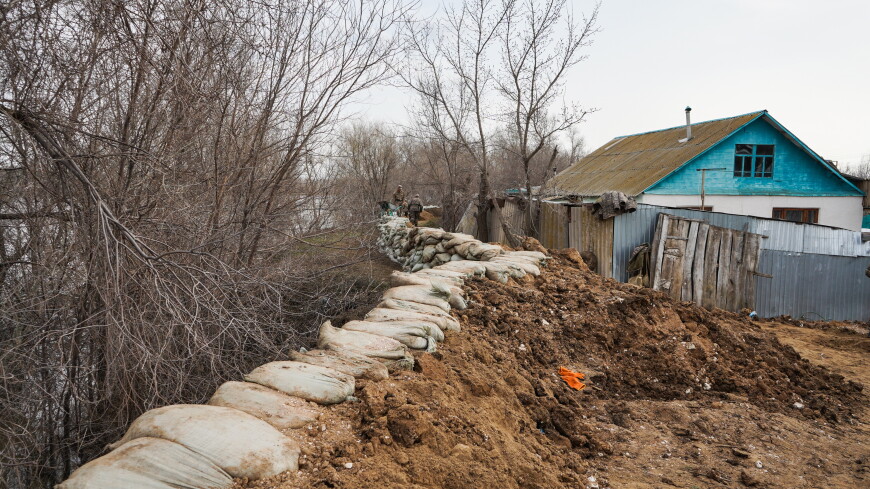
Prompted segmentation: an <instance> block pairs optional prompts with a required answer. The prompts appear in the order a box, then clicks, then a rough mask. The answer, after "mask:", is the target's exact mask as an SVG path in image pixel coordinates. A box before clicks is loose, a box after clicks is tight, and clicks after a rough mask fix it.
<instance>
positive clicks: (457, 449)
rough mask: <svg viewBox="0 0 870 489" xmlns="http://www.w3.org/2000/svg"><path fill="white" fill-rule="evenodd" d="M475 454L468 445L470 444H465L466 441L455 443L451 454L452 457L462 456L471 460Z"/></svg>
mask: <svg viewBox="0 0 870 489" xmlns="http://www.w3.org/2000/svg"><path fill="white" fill-rule="evenodd" d="M473 455H474V454H473V452H472V450H471V447H470V446H468V445H465V444H464V443H457V444H456V445H454V446H453V448H452V449H451V450H450V456H451V457H456V458H462V459H466V460H471V459H472V457H473Z"/></svg>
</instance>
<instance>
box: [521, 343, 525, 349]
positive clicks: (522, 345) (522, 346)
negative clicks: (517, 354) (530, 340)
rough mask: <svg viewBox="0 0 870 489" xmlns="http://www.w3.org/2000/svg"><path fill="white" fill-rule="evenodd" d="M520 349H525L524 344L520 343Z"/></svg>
mask: <svg viewBox="0 0 870 489" xmlns="http://www.w3.org/2000/svg"><path fill="white" fill-rule="evenodd" d="M520 351H526V344H525V343H520Z"/></svg>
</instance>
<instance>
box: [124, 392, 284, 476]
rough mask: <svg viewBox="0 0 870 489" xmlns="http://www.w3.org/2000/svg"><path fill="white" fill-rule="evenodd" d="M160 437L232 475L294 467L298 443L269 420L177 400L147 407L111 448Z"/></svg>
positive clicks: (267, 473) (265, 473) (266, 473)
mask: <svg viewBox="0 0 870 489" xmlns="http://www.w3.org/2000/svg"><path fill="white" fill-rule="evenodd" d="M143 437H153V438H163V439H164V440H169V441H173V442H175V443H178V444H180V445H184V446H185V447H187V448H188V449H189V450H191V451H193V452H196V453H197V454H199V455H201V456H203V457H205V458H207V459H209V460H211V461H212V462H214V463H215V465H217V466H218V467H220V468H221V469H223V470H224V471H225V472H226V473H228V474H229V475H231V476H232V477H247V478H249V479H262V478H264V477H271V476H273V475H276V474H280V473H281V472H284V471H287V470H297V468H298V465H297V462H298V459H299V446H298V445H297V444H296V442H295V441H293V440H292V439H290V438H288V437H286V436H284V435H282V434H281V432H279V431H278V430H277V429H275V428H274V427H273V426H272V425H270V424H269V423H266V422H265V421H263V420H260V419H257V418H255V417H254V416H251V415H250V414H248V413H243V412H242V411H239V410H237V409H231V408H227V407H222V406H204V405H198V404H176V405H173V406H166V407H162V408H157V409H152V410H150V411H147V412H145V413H144V414H142V415H141V416H139V417H138V418H136V420H135V421H133V423H132V424H130V428H128V429H127V433H125V434H124V437H123V438H121V439H120V440H119V441H118V442H117V443H114V444H112V445H110V447H111V448H116V447H120V446H121V445H123V444H125V443H127V442H129V441H132V440H135V439H137V438H143Z"/></svg>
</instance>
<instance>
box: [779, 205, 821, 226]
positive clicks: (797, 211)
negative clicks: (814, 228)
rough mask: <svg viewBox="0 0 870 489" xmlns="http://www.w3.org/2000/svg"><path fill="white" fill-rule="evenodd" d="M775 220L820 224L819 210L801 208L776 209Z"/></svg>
mask: <svg viewBox="0 0 870 489" xmlns="http://www.w3.org/2000/svg"><path fill="white" fill-rule="evenodd" d="M773 218H774V219H782V220H785V221H792V222H806V223H810V224H818V222H819V209H811V208H801V207H774V208H773Z"/></svg>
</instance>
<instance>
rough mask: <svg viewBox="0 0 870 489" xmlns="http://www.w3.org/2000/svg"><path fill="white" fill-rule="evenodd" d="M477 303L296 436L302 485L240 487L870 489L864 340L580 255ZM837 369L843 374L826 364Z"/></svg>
mask: <svg viewBox="0 0 870 489" xmlns="http://www.w3.org/2000/svg"><path fill="white" fill-rule="evenodd" d="M468 289H469V295H470V299H471V306H470V307H469V309H468V310H466V311H463V312H461V313H459V314H458V316H459V318H460V321H461V323H462V325H463V328H464V329H463V331H462V332H461V333H455V334H452V335H449V336H448V338H447V341H446V342H445V343H443V344H442V345H441V348H440V350H439V352H438V353H435V354H425V353H424V354H419V355H418V358H417V359H418V367H417V369H416V371H414V372H406V373H402V374H398V375H394V376H393V377H392V378H390V379H389V380H387V381H383V382H379V383H371V382H365V381H362V382H360V384H359V385H360V389H359V390H358V391H357V395H358V397H359V402H357V403H346V404H343V405H339V406H336V407H334V408H332V409H331V410H330V414H329V415H328V416H327V417H326V418H325V419H323V420H322V422H321V423H318V424H317V425H314V426H310V427H308V429H304V430H300V431H296V432H295V433H291V434H292V436H295V437H297V438H298V439H299V440H300V441H301V442H302V445H303V447H304V450H303V453H304V454H305V456H304V457H303V458H302V466H301V469H300V471H299V472H298V473H295V474H285V475H283V476H281V477H278V478H275V479H272V480H268V481H260V482H256V483H250V484H247V485H246V484H245V483H244V481H240V482H239V486H240V487H251V488H253V487H257V488H282V489H283V488H291V487H292V488H295V487H340V488H372V489H374V488H391V487H396V488H399V487H402V488H424V487H426V488H436V487H437V488H448V489H449V488H456V489H459V488H468V487H481V488H484V487H494V488H495V487H498V488H515V487H519V488H553V487H565V488H568V487H570V488H577V487H587V488H595V487H600V488H604V487H612V488H625V487H628V488H665V487H685V488H692V487H698V488H706V487H782V488H804V487H806V488H814V487H828V488H854V487H862V486H866V485H867V484H870V453H868V446H870V429H868V424H867V422H868V413H867V411H866V410H865V409H864V406H865V405H866V402H867V398H866V397H865V394H864V393H863V392H862V385H861V384H860V383H858V382H853V381H852V380H858V381H866V379H868V378H870V376H868V373H867V372H868V367H867V362H866V360H867V343H864V342H867V341H870V340H867V339H866V338H864V337H863V336H859V335H858V334H854V333H852V334H851V336H850V333H849V332H844V331H842V330H836V331H830V332H827V331H825V330H822V329H813V330H812V331H813V333H814V334H819V335H826V334H830V335H837V336H836V337H834V336H832V337H831V338H828V341H829V343H830V344H828V343H825V342H824V341H822V340H820V339H819V340H818V342H817V340H815V339H813V340H808V339H807V338H803V337H801V338H797V337H794V338H793V337H792V336H790V335H789V332H790V331H791V330H792V329H795V330H798V329H800V328H796V327H795V326H794V325H790V324H787V323H783V322H776V321H762V322H758V323H754V322H750V321H749V320H748V319H747V318H745V317H741V316H738V315H735V314H730V313H725V312H722V311H712V312H711V311H706V310H703V309H698V308H695V307H693V306H690V305H688V304H684V303H679V302H674V301H672V300H670V299H668V298H666V297H664V296H663V295H662V294H659V293H656V292H653V291H651V290H648V289H638V288H635V287H633V286H630V285H626V284H619V283H616V282H613V281H611V280H604V279H602V278H600V277H599V276H597V275H595V274H592V273H590V272H589V271H588V269H586V267H585V266H584V265H583V264H582V261H580V260H579V257H578V256H577V255H576V253H575V252H566V253H557V254H556V258H555V259H554V261H553V263H552V264H551V266H550V267H548V268H547V270H546V272H545V273H544V274H543V276H542V277H540V278H538V279H536V280H532V279H529V280H528V281H527V282H524V283H518V284H515V283H512V284H509V285H499V284H497V283H493V282H489V281H483V280H481V281H477V280H474V281H469V282H468ZM801 331H804V330H801ZM778 335H779V336H781V337H783V339H784V340H785V341H786V342H787V343H788V345H793V346H794V347H795V348H797V349H798V351H801V352H802V354H803V357H802V356H801V355H800V354H798V352H797V351H796V350H795V349H793V347H792V346H788V345H786V344H783V342H780V341H779V340H778V339H777V336H778ZM844 335H845V336H844ZM850 338H851V339H853V340H854V344H852V343H850V344H849V345H850V346H849V348H848V352H847V353H848V354H847V356H846V357H844V358H845V359H843V358H840V357H837V353H836V352H837V350H836V348H837V345H843V344H846V343H848V340H849V339H850ZM855 344H858V345H859V346H857V347H856V346H855ZM862 344H863V346H860V345H862ZM805 347H811V348H812V349H807V348H805ZM819 355H821V357H819ZM804 357H807V358H804ZM835 357H836V358H839V359H840V360H842V361H840V360H838V361H835V362H829V363H828V364H827V365H829V366H830V367H831V368H833V369H835V370H836V371H837V372H839V373H835V372H834V371H832V370H829V369H827V368H824V367H822V366H820V365H825V364H826V363H825V360H826V359H827V360H832V359H834V358H835ZM560 366H565V367H567V368H570V369H572V370H577V371H581V372H584V373H585V374H586V375H587V380H586V381H585V382H586V383H587V384H588V386H587V388H586V389H585V390H582V391H576V390H572V389H570V388H569V387H568V386H567V385H566V384H565V383H564V382H563V381H562V380H561V379H559V377H558V376H557V375H556V372H557V370H558V368H559V367H560ZM841 374H843V375H846V376H847V377H848V379H851V380H848V379H847V378H844V377H843V376H842V375H841Z"/></svg>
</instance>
